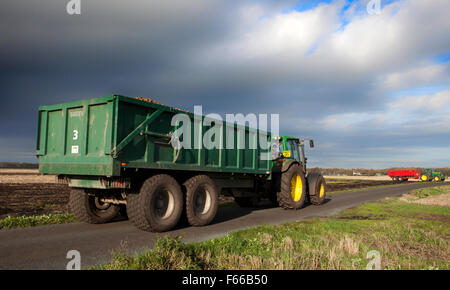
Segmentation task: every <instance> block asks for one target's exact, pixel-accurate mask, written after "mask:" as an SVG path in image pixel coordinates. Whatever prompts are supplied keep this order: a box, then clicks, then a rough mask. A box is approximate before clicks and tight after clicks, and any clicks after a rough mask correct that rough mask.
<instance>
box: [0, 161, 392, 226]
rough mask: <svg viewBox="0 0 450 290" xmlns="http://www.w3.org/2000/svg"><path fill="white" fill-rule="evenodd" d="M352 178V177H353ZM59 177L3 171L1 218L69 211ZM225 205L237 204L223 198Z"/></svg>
mask: <svg viewBox="0 0 450 290" xmlns="http://www.w3.org/2000/svg"><path fill="white" fill-rule="evenodd" d="M349 178H351V177H349ZM55 182H56V179H55V176H42V175H39V174H38V172H37V170H30V169H27V170H20V169H0V218H4V217H7V216H23V215H25V216H31V215H42V214H50V213H66V212H68V207H67V202H68V200H69V192H70V190H69V188H68V187H67V185H64V184H57V183H55ZM389 184H393V182H392V181H388V180H353V179H334V178H330V179H327V186H328V188H327V190H328V192H334V191H345V190H353V189H359V188H366V187H372V186H380V185H389ZM220 201H221V203H227V202H230V201H233V198H231V197H225V196H221V197H220Z"/></svg>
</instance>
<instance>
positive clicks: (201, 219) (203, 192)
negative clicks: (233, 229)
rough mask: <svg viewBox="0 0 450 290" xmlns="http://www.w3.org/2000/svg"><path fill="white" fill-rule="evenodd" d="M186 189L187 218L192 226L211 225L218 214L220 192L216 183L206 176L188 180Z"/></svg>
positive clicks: (185, 184)
mask: <svg viewBox="0 0 450 290" xmlns="http://www.w3.org/2000/svg"><path fill="white" fill-rule="evenodd" d="M184 186H185V187H186V217H187V220H188V222H189V224H190V225H192V226H204V225H207V224H209V223H210V222H211V221H212V220H213V219H214V217H215V216H216V213H217V208H218V206H219V192H218V190H217V187H216V184H215V182H214V181H213V180H212V179H211V178H209V177H208V176H206V175H197V176H194V177H192V178H190V179H188V180H187V181H186V182H185V183H184Z"/></svg>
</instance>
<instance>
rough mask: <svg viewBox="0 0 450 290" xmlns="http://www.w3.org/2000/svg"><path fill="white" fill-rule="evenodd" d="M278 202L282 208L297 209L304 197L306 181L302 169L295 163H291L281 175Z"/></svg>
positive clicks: (303, 201)
mask: <svg viewBox="0 0 450 290" xmlns="http://www.w3.org/2000/svg"><path fill="white" fill-rule="evenodd" d="M280 187H281V188H280V192H278V195H277V197H278V198H277V199H278V204H279V205H280V206H281V207H282V208H284V209H299V208H301V207H302V206H303V204H304V203H305V199H306V187H307V185H306V181H305V174H304V173H303V169H302V168H301V167H300V166H298V165H297V164H294V165H292V166H291V167H290V168H289V169H288V170H287V171H286V172H284V173H283V174H282V175H281V186H280Z"/></svg>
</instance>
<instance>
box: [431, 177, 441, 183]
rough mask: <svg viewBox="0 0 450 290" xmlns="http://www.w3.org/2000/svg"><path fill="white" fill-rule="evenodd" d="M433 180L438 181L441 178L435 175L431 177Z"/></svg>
mask: <svg viewBox="0 0 450 290" xmlns="http://www.w3.org/2000/svg"><path fill="white" fill-rule="evenodd" d="M433 181H435V182H439V181H441V178H440V177H439V176H435V177H434V178H433Z"/></svg>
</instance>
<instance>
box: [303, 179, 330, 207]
mask: <svg viewBox="0 0 450 290" xmlns="http://www.w3.org/2000/svg"><path fill="white" fill-rule="evenodd" d="M307 180H308V193H309V201H310V202H311V203H312V204H314V205H321V204H323V203H324V202H325V199H326V188H327V184H326V182H325V178H323V176H322V174H320V173H311V174H309V175H308V177H307Z"/></svg>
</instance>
